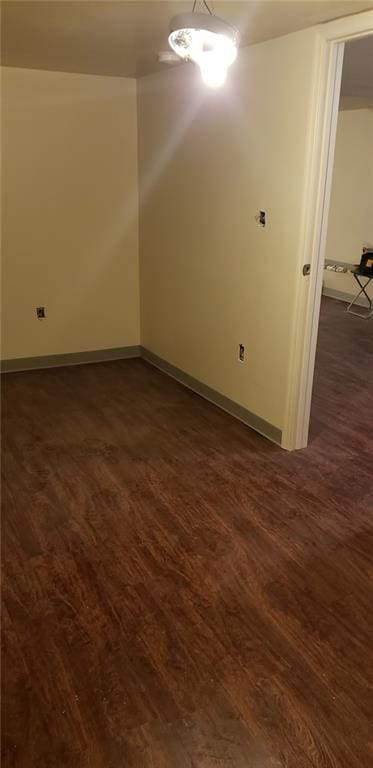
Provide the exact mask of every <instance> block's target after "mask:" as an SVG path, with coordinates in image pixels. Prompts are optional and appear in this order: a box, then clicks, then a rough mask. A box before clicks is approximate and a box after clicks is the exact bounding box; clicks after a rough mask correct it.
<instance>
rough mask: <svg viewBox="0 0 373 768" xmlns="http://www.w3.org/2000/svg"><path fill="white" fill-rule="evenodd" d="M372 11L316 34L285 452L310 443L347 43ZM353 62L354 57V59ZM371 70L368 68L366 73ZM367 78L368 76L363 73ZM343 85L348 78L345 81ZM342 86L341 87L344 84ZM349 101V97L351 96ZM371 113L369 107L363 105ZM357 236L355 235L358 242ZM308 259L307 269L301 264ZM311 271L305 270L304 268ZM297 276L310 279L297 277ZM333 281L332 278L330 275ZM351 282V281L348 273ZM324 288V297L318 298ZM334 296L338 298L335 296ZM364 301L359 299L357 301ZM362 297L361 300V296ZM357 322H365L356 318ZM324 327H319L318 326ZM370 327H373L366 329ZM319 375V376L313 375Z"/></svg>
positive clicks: (369, 32) (358, 38)
mask: <svg viewBox="0 0 373 768" xmlns="http://www.w3.org/2000/svg"><path fill="white" fill-rule="evenodd" d="M372 36H373V13H372V12H367V13H363V14H360V16H357V17H355V18H354V19H352V18H346V19H344V20H343V21H342V22H331V23H330V24H328V25H326V26H325V27H324V29H321V30H320V40H319V44H320V49H319V58H318V68H317V72H316V75H315V92H314V97H313V104H312V120H313V122H312V125H311V126H310V130H311V133H312V142H311V145H312V149H311V152H310V157H309V165H308V174H307V179H308V181H307V192H306V197H305V215H304V232H303V236H302V247H301V250H300V255H299V273H298V278H297V279H298V297H297V305H296V309H295V315H294V327H293V344H292V358H291V363H290V377H289V387H288V405H287V418H286V421H285V429H284V432H283V441H282V446H283V447H284V448H286V449H288V450H294V449H299V448H305V447H306V446H307V445H308V441H309V427H310V416H311V402H312V395H313V381H314V371H315V358H316V346H317V339H318V332H319V320H320V310H321V311H323V305H324V304H325V298H324V296H325V294H326V292H327V289H325V282H326V281H325V259H326V247H327V238H328V223H329V212H330V205H331V192H332V180H333V170H334V152H335V147H336V135H337V127H338V117H339V114H340V106H341V104H342V101H341V99H340V97H341V87H342V77H343V62H344V55H345V51H347V55H346V56H347V57H346V59H345V60H346V61H348V60H349V58H350V51H351V50H352V48H350V45H351V46H352V44H355V43H356V44H357V43H359V42H363V41H366V45H368V39H369V42H370V43H371V42H372V40H373V37H372ZM355 58H356V57H355ZM368 69H369V67H367V70H368ZM365 74H367V72H366V73H365ZM360 80H361V78H359V67H355V71H354V76H353V78H352V79H351V78H350V85H351V82H352V83H355V85H356V84H358V83H359V82H360ZM345 83H346V80H345ZM343 87H344V88H345V85H344V86H343ZM347 95H348V94H347V92H346V91H345V93H344V106H345V109H346V110H348V109H350V110H351V111H352V109H358V108H359V107H362V106H363V104H362V103H358V100H359V99H361V96H362V94H361V92H360V93H356V94H355V97H353V96H352V98H354V103H352V101H351V100H350V103H347V101H346V96H347ZM349 96H350V99H351V94H349ZM364 106H366V108H369V109H371V106H372V105H370V104H369V105H366V104H365V105H364ZM360 238H361V236H359V239H360ZM364 240H367V236H366V235H365V236H363V238H362V242H361V245H360V244H359V254H358V256H356V254H355V255H354V256H353V257H352V258H351V265H354V264H356V263H357V262H360V257H361V249H362V247H363V245H364ZM307 261H309V262H310V263H309V264H308V265H307V264H305V263H304V262H307ZM307 266H308V267H309V269H308V270H307V271H305V267H307ZM301 275H303V276H304V275H308V276H307V277H301ZM328 277H330V276H329V275H328ZM334 277H336V275H334ZM349 279H350V280H353V277H352V274H349ZM323 290H324V296H323V297H322V294H323ZM335 298H336V299H337V298H338V297H337V296H336V297H335ZM361 298H362V297H361V296H360V299H361ZM363 298H364V296H363ZM356 321H357V322H359V323H364V322H367V321H365V320H362V319H360V318H356ZM321 327H322V326H321V325H320V328H321ZM370 327H371V328H373V323H372V325H371V326H370ZM316 375H317V374H316Z"/></svg>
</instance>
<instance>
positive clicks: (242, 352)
mask: <svg viewBox="0 0 373 768" xmlns="http://www.w3.org/2000/svg"><path fill="white" fill-rule="evenodd" d="M238 360H239V362H240V363H244V362H245V347H244V345H243V344H239V345H238Z"/></svg>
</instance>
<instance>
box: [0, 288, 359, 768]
mask: <svg viewBox="0 0 373 768" xmlns="http://www.w3.org/2000/svg"><path fill="white" fill-rule="evenodd" d="M372 433H373V321H372V322H370V323H369V322H366V321H363V320H360V319H359V318H354V317H348V316H347V315H346V314H345V313H344V312H343V305H341V304H340V303H338V302H333V301H332V300H326V301H324V302H323V309H322V317H321V330H320V345H319V352H318V362H317V372H316V387H315V406H314V413H313V423H312V431H311V444H310V446H309V448H308V449H307V450H305V451H300V452H296V453H293V454H288V453H286V452H284V451H281V450H280V449H279V448H277V447H276V446H274V445H272V444H271V443H269V442H268V441H266V440H265V439H263V438H261V437H260V436H259V435H257V434H255V433H254V432H252V431H250V430H249V429H247V428H246V427H245V426H243V425H242V424H240V423H239V422H237V421H235V420H234V419H232V418H230V417H229V416H228V415H226V414H225V413H223V412H221V411H219V410H217V409H216V408H215V407H214V406H212V405H210V404H209V403H207V402H205V401H204V400H202V399H200V398H199V397H197V396H196V395H194V394H193V393H192V392H190V391H188V390H186V389H184V388H183V387H181V386H179V385H178V384H177V383H176V382H174V381H172V380H171V379H169V378H167V377H165V376H164V375H163V374H161V373H160V372H158V371H157V370H155V369H153V368H151V367H149V366H148V365H146V364H145V363H144V362H141V361H139V360H134V361H123V362H115V363H104V364H95V365H85V366H80V367H71V368H60V369H54V370H45V371H35V372H29V373H18V374H11V375H8V376H6V377H4V380H3V470H4V475H5V479H4V482H3V504H4V512H3V570H4V580H3V605H4V607H3V654H4V655H3V658H4V662H3V705H4V709H5V714H4V717H3V763H2V765H3V768H285V766H286V768H368V766H372V765H373V728H372V715H373V675H372V672H373V642H372V639H373V586H372V527H373V526H372V510H373V492H372V491H373V456H372V453H373V434H372Z"/></svg>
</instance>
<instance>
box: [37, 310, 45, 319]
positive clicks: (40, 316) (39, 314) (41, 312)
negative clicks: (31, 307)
mask: <svg viewBox="0 0 373 768" xmlns="http://www.w3.org/2000/svg"><path fill="white" fill-rule="evenodd" d="M36 317H37V318H38V320H44V318H45V307H36Z"/></svg>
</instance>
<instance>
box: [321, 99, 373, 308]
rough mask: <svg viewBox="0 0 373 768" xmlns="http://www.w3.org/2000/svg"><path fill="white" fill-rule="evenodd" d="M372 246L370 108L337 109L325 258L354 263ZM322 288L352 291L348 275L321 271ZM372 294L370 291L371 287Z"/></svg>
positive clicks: (372, 137)
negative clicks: (322, 278) (365, 246)
mask: <svg viewBox="0 0 373 768" xmlns="http://www.w3.org/2000/svg"><path fill="white" fill-rule="evenodd" d="M363 245H370V246H371V247H373V110H372V109H355V110H346V111H342V112H339V115H338V125H337V140H336V147H335V156H334V168H333V182H332V194H331V200H330V211H329V221H328V234H327V242H326V251H325V257H326V258H327V259H333V260H334V261H341V262H345V263H350V264H351V263H352V264H356V263H358V262H359V261H360V255H361V251H362V246H363ZM324 289H326V291H328V290H332V291H339V292H342V293H346V299H347V298H348V296H349V295H351V294H356V292H357V286H356V282H355V280H354V278H353V276H352V275H351V274H343V273H335V272H329V271H325V273H324ZM371 293H372V297H373V292H372V289H371Z"/></svg>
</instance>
